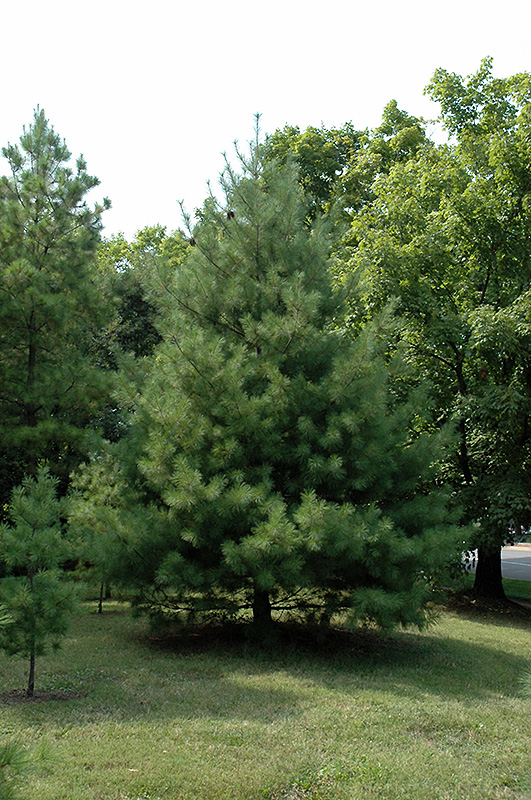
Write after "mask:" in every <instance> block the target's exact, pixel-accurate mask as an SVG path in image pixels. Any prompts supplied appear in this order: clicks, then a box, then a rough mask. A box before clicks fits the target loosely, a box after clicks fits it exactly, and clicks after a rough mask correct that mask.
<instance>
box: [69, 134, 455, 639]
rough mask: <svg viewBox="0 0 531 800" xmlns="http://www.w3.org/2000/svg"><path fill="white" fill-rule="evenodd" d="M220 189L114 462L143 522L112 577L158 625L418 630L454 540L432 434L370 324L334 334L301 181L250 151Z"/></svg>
mask: <svg viewBox="0 0 531 800" xmlns="http://www.w3.org/2000/svg"><path fill="white" fill-rule="evenodd" d="M222 186H223V189H224V192H225V201H224V203H222V204H218V203H217V202H216V201H215V200H214V199H213V198H211V199H210V200H209V201H207V203H206V204H205V207H204V209H203V212H202V215H201V221H200V223H199V224H198V225H197V226H196V227H195V228H194V230H193V239H194V242H195V246H194V247H193V248H192V249H191V251H190V255H189V256H188V258H187V260H186V261H185V262H184V264H183V265H182V267H181V269H180V270H178V272H177V273H176V274H175V275H174V277H173V279H172V281H170V282H169V283H168V284H167V285H166V287H165V298H166V301H165V306H164V308H163V309H162V313H161V318H160V322H159V330H160V332H161V335H162V342H161V344H160V345H159V346H158V347H157V349H156V351H155V353H154V356H153V358H152V359H151V362H150V367H149V369H148V370H147V378H146V380H145V382H144V383H143V385H142V386H141V389H140V391H139V393H138V395H137V396H136V397H135V398H134V402H135V414H134V420H135V421H134V425H133V428H132V431H131V434H130V436H129V437H127V439H126V440H123V441H122V442H120V443H118V445H117V447H116V448H115V453H116V458H117V459H118V460H120V461H121V470H120V471H119V472H120V474H121V477H119V478H116V476H117V475H118V472H117V471H114V473H113V474H114V476H115V478H116V480H118V481H122V482H124V481H125V485H126V486H128V487H133V490H134V493H135V495H136V506H137V509H138V515H137V520H136V523H135V524H128V525H127V526H123V525H122V527H121V529H120V531H119V533H120V536H119V539H120V541H119V548H120V549H119V558H118V559H116V560H117V562H118V564H119V570H121V577H122V580H124V581H126V582H129V584H130V585H131V584H132V585H134V586H135V588H136V590H137V592H138V602H139V604H140V605H141V606H142V607H144V608H146V609H148V610H149V611H151V612H154V613H156V612H165V611H169V610H171V609H181V610H187V611H189V612H190V613H196V612H198V613H200V612H202V611H206V610H212V609H217V610H218V611H219V610H220V609H221V610H224V611H225V612H228V613H229V612H230V613H236V612H237V611H238V610H241V609H246V608H247V609H252V612H253V615H254V619H255V622H256V623H257V625H258V626H259V627H264V626H267V625H268V624H269V622H270V621H271V618H272V609H274V608H276V609H282V608H284V609H291V610H292V611H293V610H295V609H299V610H300V611H301V612H302V613H304V614H306V615H309V614H311V615H312V614H313V615H314V616H315V617H316V618H320V619H328V618H330V616H331V615H333V614H334V613H335V612H338V611H340V610H343V609H347V610H348V611H349V613H350V614H351V617H352V618H353V619H357V620H360V619H361V620H370V621H373V622H374V621H375V622H377V623H378V624H380V625H384V626H390V627H391V626H393V625H400V624H404V625H407V624H422V622H423V621H424V619H425V609H426V602H427V600H428V599H429V597H430V590H431V584H430V576H431V575H433V572H434V570H436V569H437V567H438V566H440V563H441V561H442V560H444V558H445V557H446V556H447V549H446V548H445V546H444V544H442V545H441V546H439V543H440V542H443V543H444V541H446V540H447V535H448V532H449V529H450V528H451V525H450V520H449V516H448V509H447V506H446V503H445V496H444V494H443V493H442V492H440V491H437V490H436V489H435V488H434V486H433V478H434V469H435V464H436V463H437V460H438V458H439V457H440V451H439V448H440V445H441V441H440V436H439V435H438V434H435V433H433V434H428V433H424V434H422V435H420V434H419V433H418V430H417V428H418V418H419V414H420V413H421V412H419V407H421V404H420V400H419V399H418V398H415V399H413V398H411V397H409V396H408V395H407V393H406V394H405V395H404V396H401V388H400V387H401V386H402V380H401V377H400V375H401V361H400V359H396V360H395V361H394V362H393V364H392V365H388V364H387V363H386V360H385V358H384V356H383V355H382V352H381V350H382V347H381V340H383V339H385V326H384V325H383V323H382V325H380V327H379V328H378V327H377V326H376V327H375V329H374V330H371V331H368V330H367V331H366V332H365V333H364V334H363V335H362V336H360V337H358V338H357V339H356V340H352V339H351V338H350V337H349V335H348V333H347V332H346V331H345V329H344V326H343V320H344V313H345V305H344V301H343V297H342V294H341V292H339V291H336V290H335V289H334V288H333V285H332V277H331V274H330V267H331V260H330V256H329V251H330V235H329V230H328V227H327V224H326V222H325V221H324V220H322V219H317V220H316V222H315V223H314V225H313V227H312V229H311V230H310V229H309V228H308V225H307V206H306V203H305V200H304V197H303V195H302V193H301V189H300V186H299V184H298V174H297V172H296V170H294V169H293V168H292V167H291V166H288V167H287V168H285V169H283V170H282V169H279V167H278V165H277V164H275V163H273V162H271V161H267V162H266V163H264V161H263V159H262V158H261V149H260V146H259V145H258V144H256V146H255V147H254V148H253V150H252V152H251V154H250V156H249V157H248V158H243V157H242V158H241V174H240V173H237V172H235V171H234V170H233V168H231V167H230V166H227V169H226V171H225V174H224V178H223V181H222ZM160 297H161V302H162V297H163V293H162V292H161V293H160ZM126 399H127V400H128V401H129V402H130V401H131V399H132V398H131V397H128V398H126ZM98 468H99V465H98V464H96V465H95V469H96V470H97V469H98ZM87 486H88V487H89V491H88V492H87V494H86V497H85V499H87V498H88V499H89V501H90V481H89V482H88V483H87ZM431 490H433V491H431ZM98 502H100V511H99V512H98V514H97V515H96V518H99V519H103V518H105V517H107V518H110V517H109V515H110V510H109V507H108V506H109V503H108V498H107V496H106V497H102V498H101V501H98ZM127 506H128V508H127V514H128V515H129V514H131V509H132V507H133V504H132V503H131V502H128V504H127ZM78 508H79V509H80V511H81V514H82V513H83V504H80V506H78ZM86 513H87V515H88V517H87V518H88V519H90V514H91V513H92V512H90V510H89V511H87V512H86ZM115 527H117V526H115Z"/></svg>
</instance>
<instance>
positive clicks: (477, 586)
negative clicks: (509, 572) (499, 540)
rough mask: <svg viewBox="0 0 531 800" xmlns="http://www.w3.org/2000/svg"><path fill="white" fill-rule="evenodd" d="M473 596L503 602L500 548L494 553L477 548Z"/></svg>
mask: <svg viewBox="0 0 531 800" xmlns="http://www.w3.org/2000/svg"><path fill="white" fill-rule="evenodd" d="M474 594H475V595H476V597H484V598H487V599H490V600H505V599H506V598H505V591H504V588H503V583H502V571H501V548H500V549H499V550H496V551H492V550H485V548H484V547H479V548H478V561H477V567H476V579H475V581H474Z"/></svg>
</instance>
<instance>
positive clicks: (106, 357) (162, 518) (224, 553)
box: [0, 59, 531, 691]
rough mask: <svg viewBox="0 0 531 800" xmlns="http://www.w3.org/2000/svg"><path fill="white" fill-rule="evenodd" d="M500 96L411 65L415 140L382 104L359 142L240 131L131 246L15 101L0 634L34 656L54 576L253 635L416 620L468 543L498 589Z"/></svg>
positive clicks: (2, 278) (356, 136)
mask: <svg viewBox="0 0 531 800" xmlns="http://www.w3.org/2000/svg"><path fill="white" fill-rule="evenodd" d="M530 80H531V76H530V75H529V74H527V73H525V74H519V75H514V76H512V77H510V78H506V79H500V78H494V77H493V75H492V64H491V61H490V60H489V59H486V60H485V61H484V62H482V64H481V66H480V68H479V70H478V71H477V72H476V73H475V74H474V75H471V76H469V77H467V78H463V77H461V76H459V75H456V74H453V73H449V72H447V71H445V70H442V69H441V70H437V71H436V73H435V74H434V76H433V78H432V80H431V82H430V84H429V86H428V87H427V92H428V94H429V95H430V96H431V97H432V99H433V100H435V101H437V102H438V103H439V105H440V109H441V116H440V121H441V123H442V126H443V129H444V130H445V131H446V133H447V140H446V141H445V142H444V143H437V142H435V141H433V140H432V139H431V138H430V136H429V135H428V130H429V126H428V124H427V123H426V122H425V121H423V120H421V119H418V118H416V117H412V116H410V115H409V114H407V113H406V112H404V111H402V110H400V109H399V108H398V106H397V104H396V103H395V102H391V103H389V105H388V106H387V107H386V108H385V109H384V112H383V118H382V123H381V125H380V126H379V127H377V128H376V129H374V130H364V131H359V130H356V129H355V128H354V127H353V126H352V124H351V123H348V124H345V125H344V126H343V127H342V128H339V129H326V128H324V127H320V128H315V127H310V128H307V129H306V130H304V131H301V130H300V129H299V128H297V127H294V126H286V127H285V128H283V129H281V130H277V131H276V132H275V133H273V134H272V135H270V136H267V137H265V139H262V138H261V137H260V135H259V129H258V121H257V130H256V137H255V140H254V141H253V142H252V143H251V144H250V146H249V151H248V152H247V153H243V152H241V151H240V150H238V151H237V154H236V163H235V164H234V163H231V162H230V161H227V162H226V166H225V169H224V171H223V173H222V175H221V178H220V195H219V196H218V195H214V194H213V195H211V196H209V197H208V198H207V199H206V200H205V202H204V204H203V206H202V208H200V209H198V210H197V212H196V215H195V217H194V218H193V219H192V218H191V217H188V216H187V215H184V228H185V229H184V230H179V231H176V232H173V233H167V232H166V230H165V229H164V228H162V227H151V228H145V229H143V230H141V231H139V232H138V234H137V235H136V237H135V238H134V240H133V241H132V242H128V241H127V240H126V239H125V238H124V237H123V236H121V235H118V236H114V237H111V238H110V239H105V238H103V236H102V231H103V229H102V214H103V212H104V211H105V209H106V208H107V207H108V201H106V200H105V201H103V202H102V203H100V204H97V205H95V206H94V207H90V206H89V205H88V204H87V201H86V195H87V192H88V191H89V190H90V189H93V188H94V187H95V186H97V184H98V181H97V179H96V178H93V177H91V176H89V175H88V173H87V167H86V164H85V162H84V160H83V158H82V157H80V158H79V159H78V160H77V161H76V162H75V166H71V154H70V152H69V151H68V149H67V147H66V144H65V143H64V141H62V140H61V139H60V137H59V136H58V135H57V134H56V133H55V131H54V129H53V127H52V126H51V125H50V123H49V121H48V120H47V119H46V116H45V114H44V112H43V111H41V110H37V111H36V112H35V115H34V119H33V123H32V124H31V125H30V126H29V128H28V129H27V130H24V133H23V135H22V137H21V139H20V144H19V145H9V146H8V147H6V148H4V149H3V151H2V152H3V155H4V157H5V158H6V159H7V161H8V163H9V169H10V174H9V175H7V176H5V177H3V178H2V179H1V181H0V339H1V342H0V344H1V347H0V431H1V434H2V435H1V437H0V504H1V513H2V516H3V522H2V525H1V527H0V574H1V576H2V577H1V579H0V604H3V605H4V606H5V607H6V608H7V609H8V611H9V613H10V618H11V620H12V621H11V624H9V625H7V626H5V627H4V629H3V630H2V631H1V632H0V637H1V638H0V645H2V646H3V647H5V648H6V649H7V650H8V651H13V652H23V653H25V654H26V655H27V656H28V657H29V658H30V662H31V664H32V665H34V659H35V654H36V653H38V652H40V651H41V650H42V649H43V648H44V647H45V646H46V643H47V642H49V641H55V640H56V639H57V637H59V636H60V635H61V633H62V631H63V619H64V617H65V615H66V613H67V611H68V609H69V608H70V595H69V593H68V592H66V590H65V586H64V574H65V573H64V567H65V564H66V563H67V562H68V561H70V562H76V561H79V560H81V561H82V562H84V563H89V564H91V565H92V568H93V569H94V570H95V572H96V574H97V576H98V579H99V580H100V581H102V582H108V581H111V582H113V584H115V585H122V586H125V587H127V588H128V590H129V591H130V592H131V593H132V595H133V596H134V598H135V599H134V602H135V604H136V606H137V607H138V609H140V610H143V611H145V612H147V613H149V614H150V615H152V616H153V617H162V618H167V617H170V618H171V619H175V620H177V619H179V620H195V619H203V618H205V616H212V615H216V616H218V617H220V618H234V617H235V616H238V615H239V614H241V613H249V614H252V616H253V618H254V621H255V625H256V627H257V628H258V629H259V630H260V631H262V632H263V631H265V630H267V629H268V628H269V627H270V625H271V623H272V620H273V619H274V618H276V617H278V615H281V614H283V615H286V616H289V617H290V618H293V617H296V618H300V619H305V620H312V621H315V622H318V623H320V624H328V623H329V622H330V621H331V620H333V619H334V618H337V617H338V615H341V616H342V618H347V619H348V620H350V622H351V623H352V624H357V623H359V622H364V623H368V624H377V625H378V626H380V627H396V626H401V625H402V626H407V625H422V624H424V622H425V621H426V619H427V617H428V615H429V603H430V599H431V598H432V597H433V587H434V585H437V584H438V583H441V582H444V580H445V575H447V574H448V571H449V570H451V569H455V568H458V566H459V564H460V561H461V557H462V553H463V551H473V550H476V549H477V552H478V561H477V570H476V577H475V592H476V594H477V595H478V596H482V597H503V586H502V580H501V547H502V546H503V544H504V543H505V542H506V541H511V540H512V539H513V538H515V537H518V536H520V535H521V534H522V532H524V531H526V530H528V529H529V527H530V525H531V497H530V493H529V486H530V485H531V481H530V478H531V457H530V456H531V445H530V442H531V432H530V426H529V414H530V398H531V391H530V390H531V349H530V334H531V303H530V299H531V293H530V288H531V287H530V279H531V265H530V252H531V251H530V247H529V244H530V237H531V227H530V223H531V213H530V201H529V198H530V191H531V117H530V114H531V111H530V109H531V105H530V101H531V84H530ZM31 672H33V666H32V669H31ZM31 691H33V688H32V685H31Z"/></svg>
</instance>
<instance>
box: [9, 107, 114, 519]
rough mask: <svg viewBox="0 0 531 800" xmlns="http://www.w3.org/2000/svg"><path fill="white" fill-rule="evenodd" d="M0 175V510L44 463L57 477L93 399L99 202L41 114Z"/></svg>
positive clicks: (67, 464)
mask: <svg viewBox="0 0 531 800" xmlns="http://www.w3.org/2000/svg"><path fill="white" fill-rule="evenodd" d="M2 154H3V156H4V157H5V158H6V159H7V162H8V166H9V174H8V175H6V176H3V177H2V178H0V462H1V463H2V468H1V471H0V504H1V505H3V504H5V503H6V502H7V500H8V498H9V495H10V492H11V489H12V487H13V486H14V485H16V484H18V483H19V482H20V481H21V480H22V476H23V475H24V474H26V473H27V474H30V475H35V474H36V469H37V464H38V462H39V460H40V459H41V458H46V459H48V461H49V462H50V464H51V465H53V468H54V470H55V471H56V472H57V474H60V475H62V476H63V477H65V476H66V475H67V474H68V472H69V470H70V468H71V466H72V464H74V463H76V461H77V460H78V458H79V457H80V454H81V453H82V451H83V447H84V445H83V441H82V439H83V429H84V427H86V425H87V422H88V420H89V419H90V416H91V415H92V414H93V413H94V410H95V409H96V408H97V406H98V403H99V402H100V401H101V374H100V373H98V371H97V369H96V368H95V367H94V365H93V364H92V363H91V359H90V342H91V339H92V336H93V334H94V330H96V329H97V328H98V327H99V326H101V325H102V324H103V316H102V315H103V314H104V310H105V305H104V304H102V303H101V302H100V297H99V292H98V286H97V280H96V278H97V273H96V271H95V270H94V258H95V253H96V248H97V245H98V241H99V238H100V232H101V215H102V212H103V210H104V209H105V208H108V206H109V203H108V201H107V200H105V201H104V202H103V204H101V205H98V204H97V205H96V206H95V207H93V208H91V207H90V206H89V205H88V204H87V202H86V199H85V198H86V195H87V193H88V192H89V191H90V190H91V189H93V188H94V187H96V186H97V185H98V180H97V179H96V178H94V177H91V176H90V175H89V174H88V173H87V170H86V164H85V161H84V159H83V157H82V156H80V157H79V158H78V159H77V161H76V163H75V167H72V166H70V165H69V162H70V152H69V150H68V148H67V146H66V144H65V142H64V141H63V140H62V139H61V138H60V137H59V136H58V134H57V133H56V132H55V131H54V129H53V127H52V126H51V125H50V124H49V122H48V120H47V119H46V116H45V114H44V112H43V111H42V110H37V111H36V112H35V114H34V118H33V122H32V124H31V125H30V126H29V128H28V129H27V130H26V129H24V132H23V134H22V136H21V138H20V144H19V145H8V146H7V147H5V148H3V149H2Z"/></svg>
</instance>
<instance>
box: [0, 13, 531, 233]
mask: <svg viewBox="0 0 531 800" xmlns="http://www.w3.org/2000/svg"><path fill="white" fill-rule="evenodd" d="M0 30H1V39H0V74H1V75H2V90H1V92H2V103H1V106H0V144H1V145H2V146H3V145H5V144H7V143H8V142H16V141H18V138H19V136H20V134H21V132H22V126H23V125H28V124H29V123H30V122H31V119H32V115H33V109H34V108H35V107H36V106H37V105H40V107H41V108H43V109H44V110H45V112H46V114H47V116H48V118H49V119H50V121H51V123H52V124H53V126H54V127H55V129H56V131H57V132H58V133H59V134H60V135H61V136H62V137H63V138H65V139H66V142H67V144H68V146H69V148H70V150H71V151H72V153H73V156H74V157H77V156H78V155H79V153H83V155H84V156H85V158H86V160H87V162H88V169H89V172H91V174H93V175H97V176H98V177H99V179H100V181H101V186H100V187H99V188H98V190H97V191H96V193H95V199H101V198H102V197H103V196H104V195H106V196H108V197H110V199H111V201H112V205H113V207H112V210H111V211H108V212H107V213H106V214H105V216H104V221H105V234H106V235H110V234H112V233H116V232H117V231H123V232H124V233H125V235H126V236H127V237H128V238H130V237H132V236H133V235H134V233H135V231H136V230H138V229H139V228H142V227H144V226H145V225H154V224H157V223H160V224H162V225H166V226H167V227H168V229H169V230H171V229H175V228H178V227H180V226H181V225H182V222H181V217H180V210H179V206H178V203H177V201H178V200H180V199H183V200H184V202H185V206H186V208H187V209H188V210H189V211H193V210H194V208H195V207H197V206H199V205H201V203H202V201H203V199H204V198H205V196H206V194H207V186H206V183H207V180H209V179H210V180H211V181H212V182H213V183H216V181H217V176H218V174H219V172H220V170H221V168H222V158H221V155H220V154H221V152H222V151H224V150H226V151H228V152H229V153H230V152H231V151H232V142H233V141H234V140H235V139H237V140H239V141H240V143H245V142H246V141H247V140H248V139H250V138H251V137H252V133H253V124H254V120H253V115H254V113H255V112H257V111H259V112H260V113H261V114H262V123H261V124H262V130H263V132H264V133H266V132H267V133H272V132H273V131H274V130H275V129H276V128H278V127H283V126H284V124H286V123H289V124H291V125H299V126H300V127H301V129H303V128H305V127H306V126H308V125H316V126H319V125H320V124H321V122H322V123H324V125H325V126H326V127H332V126H340V125H342V124H343V123H344V122H346V121H349V120H351V121H352V122H353V123H354V125H355V126H356V127H357V128H365V127H373V126H375V125H377V124H378V123H379V121H380V117H381V112H382V110H383V108H384V106H385V105H386V104H387V103H388V102H389V100H391V99H396V100H397V102H398V104H399V106H400V107H401V108H403V109H405V110H406V111H409V112H410V113H412V114H416V115H423V116H425V117H428V118H429V117H434V116H436V114H437V106H436V105H433V104H431V103H430V102H429V101H428V99H427V98H425V97H423V88H424V86H425V85H426V84H427V83H428V82H429V80H430V78H431V76H432V74H433V72H434V70H435V69H436V68H437V67H444V68H445V69H447V70H450V71H453V72H458V73H459V74H463V75H467V74H470V73H472V72H475V71H476V70H477V68H478V67H479V64H480V61H481V59H482V58H483V57H484V56H487V55H491V56H493V58H494V74H495V75H499V76H500V77H505V76H508V75H510V74H513V73H515V72H522V71H531V3H530V2H529V0H504V2H503V3H502V2H496V3H495V2H494V1H493V0H445V1H444V2H433V0H432V2H430V0H363V2H362V1H361V0H321V2H315V0H269V2H267V3H265V2H264V3H261V4H258V3H255V2H252V0H225V2H222V0H195V2H189V1H188V0H187V1H186V2H183V0H173V2H172V1H171V0H143V2H141V3H140V2H138V0H127V1H125V0H91V1H90V2H83V3H81V2H79V0H25V1H21V2H17V1H16V0H11V1H10V2H9V3H8V2H4V3H2V9H1V12H0ZM0 169H1V170H2V171H4V169H5V162H4V161H3V159H2V161H1V162H0Z"/></svg>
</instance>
